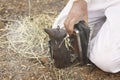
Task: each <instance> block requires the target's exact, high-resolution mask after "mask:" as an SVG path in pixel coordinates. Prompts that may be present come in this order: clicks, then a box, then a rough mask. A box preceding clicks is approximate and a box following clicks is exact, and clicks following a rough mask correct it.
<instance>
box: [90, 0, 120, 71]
mask: <svg viewBox="0 0 120 80" xmlns="http://www.w3.org/2000/svg"><path fill="white" fill-rule="evenodd" d="M108 3H109V4H108ZM108 3H107V5H108V6H107V7H106V9H105V16H106V18H107V19H106V21H105V23H104V24H103V26H102V28H101V29H100V31H99V32H98V34H97V36H96V37H95V38H93V39H92V40H91V42H90V60H91V61H92V62H93V63H94V64H95V65H96V66H98V67H99V68H100V69H102V70H104V71H106V72H112V73H116V72H119V71H120V19H119V18H120V1H119V0H113V1H110V0H109V1H108Z"/></svg>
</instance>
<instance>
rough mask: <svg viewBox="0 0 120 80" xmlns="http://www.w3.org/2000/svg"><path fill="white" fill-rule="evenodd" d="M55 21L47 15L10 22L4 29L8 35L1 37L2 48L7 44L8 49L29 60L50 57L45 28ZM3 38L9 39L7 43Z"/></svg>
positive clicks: (0, 45) (21, 18)
mask: <svg viewBox="0 0 120 80" xmlns="http://www.w3.org/2000/svg"><path fill="white" fill-rule="evenodd" d="M53 20H54V17H53V18H52V17H49V16H48V15H47V14H40V15H37V16H33V17H24V18H23V17H20V18H19V19H18V20H9V23H8V24H7V25H6V27H5V29H4V30H6V31H7V33H5V34H4V35H2V36H1V37H0V38H1V39H0V43H1V44H0V47H2V46H3V44H2V43H4V44H5V43H6V44H8V49H10V50H12V51H14V52H15V53H19V54H21V55H22V56H24V57H27V58H36V59H38V58H41V57H49V50H48V49H49V48H48V43H47V40H48V36H47V34H45V32H44V28H48V27H49V26H51V25H52V22H53ZM2 30H3V29H2ZM3 36H4V37H5V36H6V37H7V42H6V41H5V40H2V38H3Z"/></svg>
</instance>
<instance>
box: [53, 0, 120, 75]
mask: <svg viewBox="0 0 120 80" xmlns="http://www.w3.org/2000/svg"><path fill="white" fill-rule="evenodd" d="M81 20H85V21H86V22H87V23H88V25H89V27H90V29H91V34H92V35H91V40H90V42H89V56H88V57H89V59H90V60H91V61H92V62H93V63H94V64H95V65H96V66H97V67H99V68H100V69H102V70H103V71H105V72H110V73H117V72H119V71H120V0H69V2H68V3H67V5H66V6H65V8H64V9H63V10H62V12H61V13H60V14H59V15H58V17H57V18H56V21H55V23H54V24H53V28H56V27H57V25H60V27H61V28H65V29H66V30H67V32H68V33H69V34H72V33H73V28H74V24H76V23H77V22H78V21H81Z"/></svg>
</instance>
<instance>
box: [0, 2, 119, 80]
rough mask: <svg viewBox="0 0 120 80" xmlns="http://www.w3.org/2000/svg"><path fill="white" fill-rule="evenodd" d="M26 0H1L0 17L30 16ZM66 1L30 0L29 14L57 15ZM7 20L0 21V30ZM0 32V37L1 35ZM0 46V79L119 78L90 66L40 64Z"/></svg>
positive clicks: (109, 79) (104, 79) (106, 79)
mask: <svg viewBox="0 0 120 80" xmlns="http://www.w3.org/2000/svg"><path fill="white" fill-rule="evenodd" d="M28 1H29V0H0V19H14V18H15V17H16V16H28V15H29V6H28ZM66 2H67V0H31V13H30V15H38V14H41V13H43V14H48V15H49V16H51V15H54V16H56V14H58V13H59V12H60V11H61V10H62V8H63V7H64V6H65V4H66ZM6 24H7V22H6V21H2V20H0V29H1V28H4V27H5V25H6ZM2 34H3V33H2V31H0V36H1V35H2ZM7 50H8V49H7V48H6V47H1V46H0V80H120V73H117V74H110V73H105V72H103V71H101V70H100V69H98V68H95V69H94V70H92V69H93V67H92V66H82V67H80V66H74V67H70V68H66V69H61V70H60V69H56V68H55V67H54V66H50V65H45V66H42V67H41V65H40V64H39V62H37V61H36V60H30V59H27V58H25V57H23V56H21V55H20V54H16V53H14V52H13V51H11V52H10V53H8V51H7ZM91 70H92V71H91Z"/></svg>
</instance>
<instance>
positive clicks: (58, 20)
mask: <svg viewBox="0 0 120 80" xmlns="http://www.w3.org/2000/svg"><path fill="white" fill-rule="evenodd" d="M72 5H73V0H69V2H68V3H67V5H66V6H65V7H64V9H63V10H62V11H61V13H60V14H59V15H58V17H57V18H56V20H55V22H54V24H53V26H52V28H57V26H58V25H59V26H60V28H64V21H65V19H66V17H67V15H68V13H69V11H70V9H71V7H72Z"/></svg>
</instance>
